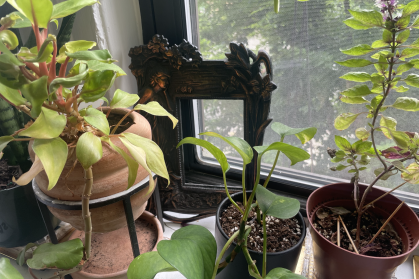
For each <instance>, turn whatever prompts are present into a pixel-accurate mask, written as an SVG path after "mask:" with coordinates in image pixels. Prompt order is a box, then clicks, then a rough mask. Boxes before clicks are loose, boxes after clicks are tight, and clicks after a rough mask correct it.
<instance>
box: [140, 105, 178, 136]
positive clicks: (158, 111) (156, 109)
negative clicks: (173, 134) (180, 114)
mask: <svg viewBox="0 0 419 279" xmlns="http://www.w3.org/2000/svg"><path fill="white" fill-rule="evenodd" d="M134 110H142V111H145V112H147V113H150V114H151V115H155V116H167V117H169V118H170V120H172V122H173V129H174V128H175V127H176V125H177V123H178V120H177V119H176V117H174V116H173V115H171V114H170V113H169V112H168V111H167V110H166V109H164V108H163V107H162V106H161V105H160V104H159V103H158V102H155V101H153V102H148V103H147V104H145V105H144V104H138V105H136V106H135V108H134Z"/></svg>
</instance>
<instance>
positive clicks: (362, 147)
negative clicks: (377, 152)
mask: <svg viewBox="0 0 419 279" xmlns="http://www.w3.org/2000/svg"><path fill="white" fill-rule="evenodd" d="M371 146H372V142H370V141H362V140H359V141H356V142H354V143H353V144H352V150H354V151H355V153H357V154H363V153H364V152H366V151H368V150H370V149H371Z"/></svg>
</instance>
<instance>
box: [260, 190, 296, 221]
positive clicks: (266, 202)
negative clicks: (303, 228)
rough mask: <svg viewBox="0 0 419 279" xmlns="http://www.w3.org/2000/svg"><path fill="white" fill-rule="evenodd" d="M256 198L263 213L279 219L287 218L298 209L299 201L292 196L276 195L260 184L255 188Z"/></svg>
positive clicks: (292, 215)
mask: <svg viewBox="0 0 419 279" xmlns="http://www.w3.org/2000/svg"><path fill="white" fill-rule="evenodd" d="M256 198H257V201H258V204H259V207H260V209H261V210H262V212H263V214H266V215H269V216H273V217H276V218H279V219H289V218H292V217H294V216H295V215H297V214H298V212H299V211H300V202H299V201H298V200H296V199H293V198H287V197H282V196H278V195H276V194H274V193H272V192H271V191H269V190H268V189H266V188H265V187H263V186H262V185H258V186H257V188H256Z"/></svg>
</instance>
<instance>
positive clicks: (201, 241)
mask: <svg viewBox="0 0 419 279" xmlns="http://www.w3.org/2000/svg"><path fill="white" fill-rule="evenodd" d="M272 129H273V130H274V131H275V132H276V133H278V135H279V138H280V141H278V142H275V143H272V144H271V145H267V146H254V147H253V149H252V147H251V146H250V145H249V144H248V143H247V142H246V141H244V140H243V139H241V138H238V137H223V136H221V135H219V134H217V133H214V132H206V133H202V134H201V135H202V136H209V137H217V138H220V139H221V140H223V141H225V142H226V143H227V144H229V145H230V146H231V147H232V148H234V149H235V151H237V152H238V153H239V155H240V156H241V157H242V159H243V171H242V187H243V206H244V210H243V209H242V208H240V207H239V206H238V205H237V203H236V202H235V201H234V200H233V199H232V198H231V196H230V194H229V190H228V187H227V181H226V173H227V171H228V170H229V169H230V165H229V163H228V162H227V158H226V156H225V154H224V153H223V152H222V151H221V150H220V149H219V148H218V147H216V146H214V145H213V144H212V143H210V142H209V141H206V140H203V139H199V138H192V137H188V138H185V139H183V140H182V141H181V142H179V144H178V147H179V146H181V145H183V144H195V145H198V146H201V147H203V148H205V149H207V150H208V151H209V152H210V153H211V154H212V155H213V156H214V157H215V159H217V161H218V163H219V164H220V167H221V169H222V172H223V181H224V186H225V191H226V195H227V197H228V198H229V200H230V202H231V203H232V204H233V205H234V206H235V207H236V209H237V210H238V211H239V212H240V213H241V214H242V218H241V220H240V229H239V230H238V231H237V232H235V233H234V234H233V235H232V236H231V237H230V239H229V240H228V241H227V243H226V244H225V246H224V248H223V249H222V251H221V253H220V254H219V255H218V257H217V259H216V253H217V245H216V242H215V239H214V237H213V236H212V234H211V233H210V232H209V231H208V230H207V229H205V228H203V227H200V226H195V225H192V226H187V227H184V228H182V229H180V230H178V231H176V232H175V233H174V234H173V235H172V238H171V240H163V241H161V242H159V244H158V245H157V252H149V253H145V254H142V255H140V256H138V257H137V258H136V259H134V261H133V262H132V263H131V265H130V267H129V268H128V278H129V279H152V278H154V276H155V275H156V274H157V273H159V272H165V271H176V270H177V271H179V272H181V273H182V274H183V275H184V276H185V277H186V278H187V279H197V278H202V279H210V278H212V279H214V278H215V277H216V275H217V273H219V272H222V270H223V269H224V268H225V267H226V266H227V265H228V264H229V263H230V262H232V261H233V260H234V258H235V257H236V256H237V254H238V253H243V255H244V257H245V258H246V261H247V263H248V269H249V274H250V275H251V276H253V277H254V278H270V279H274V278H276V279H300V278H305V277H303V276H301V275H297V274H294V273H293V272H291V271H289V270H287V269H284V268H275V269H273V270H271V271H270V272H269V273H268V274H267V270H266V260H267V231H266V219H267V216H273V217H276V218H280V219H289V218H292V217H294V216H295V215H296V214H297V213H298V212H299V210H300V203H299V201H298V200H296V199H292V198H288V197H282V196H278V195H276V194H274V193H272V192H271V191H269V190H268V189H267V186H268V183H269V180H270V178H271V176H272V173H273V171H274V169H275V166H276V164H277V162H278V158H279V155H280V153H281V152H282V153H283V154H284V155H285V156H287V157H288V158H289V159H290V160H291V165H294V164H296V163H298V162H301V161H304V160H307V159H309V158H310V155H309V154H308V153H307V152H306V151H304V150H303V149H301V148H298V147H295V146H292V145H289V144H286V143H284V142H283V141H284V138H285V137H286V136H289V135H295V136H296V137H297V138H298V139H299V140H300V141H301V143H302V144H305V143H306V142H308V141H309V140H311V139H312V138H313V137H314V135H315V134H316V132H317V129H316V128H301V129H294V128H290V127H288V126H286V125H284V124H281V123H273V124H272ZM270 151H275V152H276V157H275V161H274V163H273V165H272V167H271V170H270V173H269V175H268V177H267V178H266V180H265V182H264V183H263V185H260V184H259V183H260V173H261V163H262V157H263V155H264V154H265V153H267V152H270ZM254 152H256V153H257V158H256V161H257V163H256V166H257V172H256V173H257V177H256V180H255V181H254V185H253V190H252V193H251V195H250V196H249V197H247V196H246V185H245V170H246V165H247V164H249V163H250V162H252V161H253V154H254ZM255 198H256V200H255ZM253 208H255V211H256V213H257V222H258V223H259V224H261V225H262V227H263V264H262V266H263V268H262V270H260V271H259V270H258V268H257V266H256V264H255V262H254V261H253V260H252V258H251V256H250V254H249V251H248V248H247V243H248V242H247V238H248V236H249V233H250V230H251V227H250V226H247V225H246V222H247V221H248V216H249V213H250V211H251V210H252V209H253ZM233 241H234V242H235V243H236V248H235V249H234V250H233V251H232V253H231V254H230V255H228V256H227V257H226V259H225V261H223V262H221V259H222V258H223V256H224V254H225V252H226V251H227V249H228V248H229V246H230V245H231V244H232V243H233ZM278 264H280V263H278ZM140 271H141V272H140Z"/></svg>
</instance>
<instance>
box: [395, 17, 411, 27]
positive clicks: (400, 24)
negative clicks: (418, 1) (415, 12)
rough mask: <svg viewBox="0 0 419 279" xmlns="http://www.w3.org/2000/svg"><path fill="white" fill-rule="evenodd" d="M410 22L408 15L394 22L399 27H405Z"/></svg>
mask: <svg viewBox="0 0 419 279" xmlns="http://www.w3.org/2000/svg"><path fill="white" fill-rule="evenodd" d="M409 23H410V16H406V17H402V18H400V19H399V20H398V21H397V22H396V26H397V27H399V29H404V28H406V27H407V26H408V25H409Z"/></svg>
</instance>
